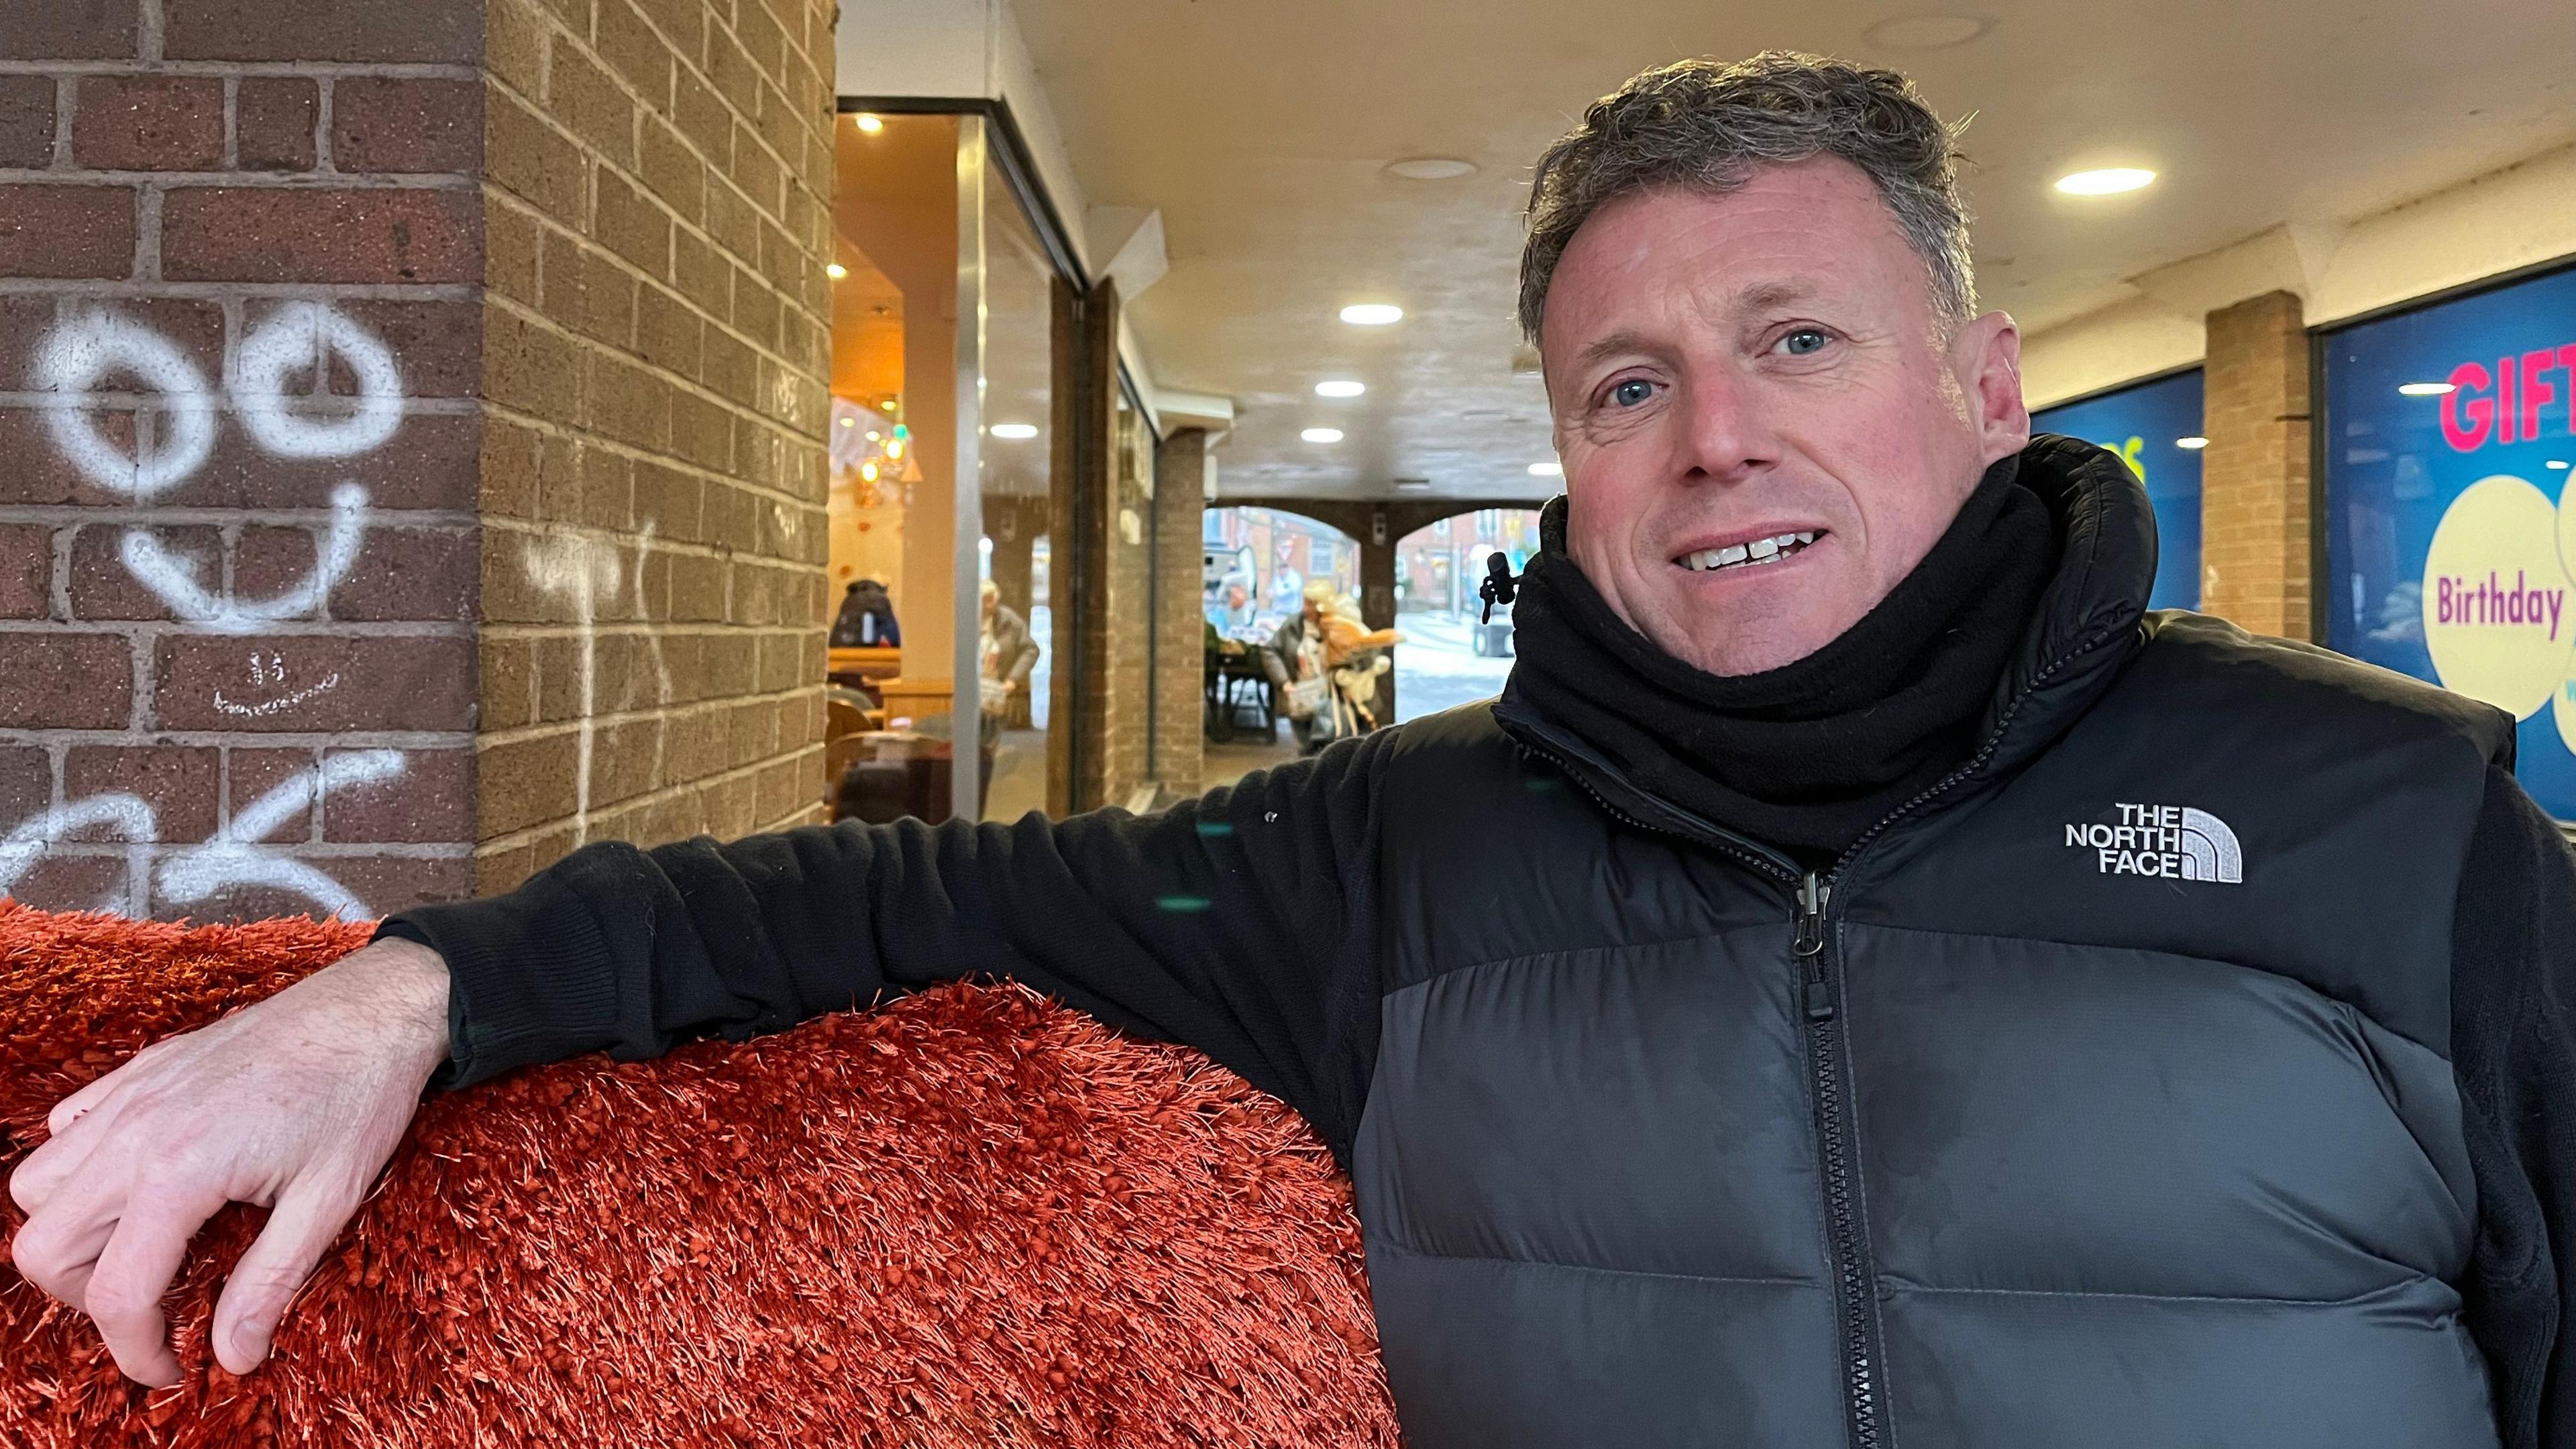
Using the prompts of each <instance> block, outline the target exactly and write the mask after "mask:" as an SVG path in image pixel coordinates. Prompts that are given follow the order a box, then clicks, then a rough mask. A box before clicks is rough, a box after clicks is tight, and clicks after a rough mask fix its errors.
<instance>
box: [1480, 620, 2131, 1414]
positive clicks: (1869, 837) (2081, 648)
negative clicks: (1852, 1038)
mask: <svg viewBox="0 0 2576 1449" xmlns="http://www.w3.org/2000/svg"><path fill="white" fill-rule="evenodd" d="M2113 632H2114V631H2111V630H2103V631H2102V632H2100V633H2097V634H2095V635H2094V636H2093V637H2092V638H2090V639H2087V640H2085V641H2084V642H2082V643H2080V644H2078V645H2076V646H2075V647H2074V648H2072V649H2069V650H2068V651H2066V652H2065V653H2064V654H2061V655H2059V656H2057V658H2055V659H2053V660H2051V661H2049V663H2048V664H2047V665H2046V666H2044V667H2043V668H2041V669H2040V670H2039V672H2038V673H2036V674H2034V675H2032V676H2031V678H2030V681H2029V682H2028V683H2027V684H2024V685H2023V686H2022V687H2021V689H2020V690H2018V691H2017V692H2015V693H2014V695H2013V697H2012V699H2011V700H2009V701H2008V702H2006V704H2005V705H2004V708H2003V712H2002V713H2001V714H2000V715H1998V716H1997V717H1996V719H1995V727H1994V728H1993V729H1992V730H1990V731H1988V732H1987V734H1986V738H1985V742H1984V743H1983V744H1981V745H1980V746H1979V747H1978V749H1977V752H1976V754H1974V755H1973V756H1970V757H1969V759H1968V761H1967V762H1966V763H1965V764H1962V765H1960V766H1959V767H1958V768H1957V769H1955V770H1952V771H1951V772H1950V773H1948V774H1946V775H1944V776H1942V777H1941V778H1940V779H1938V780H1935V781H1933V782H1932V783H1931V784H1930V785H1927V786H1925V787H1924V789H1923V791H1922V792H1921V793H1920V794H1918V795H1916V796H1915V797H1914V798H1913V799H1911V800H1908V801H1906V802H1905V803H1904V804H1902V805H1899V806H1898V807H1896V808H1895V809H1894V810H1891V811H1889V812H1888V813H1887V814H1885V815H1883V816H1881V817H1879V819H1878V822H1877V823H1876V824H1874V825H1872V826H1870V827H1869V829H1867V830H1865V831H1863V832H1861V836H1860V838H1859V839H1858V840H1855V841H1853V842H1852V843H1851V845H1850V846H1849V847H1848V848H1846V849H1845V850H1844V851H1843V853H1842V855H1841V856H1840V858H1838V859H1836V860H1835V861H1834V864H1833V867H1832V869H1830V870H1828V871H1826V872H1824V873H1823V874H1821V875H1820V874H1818V873H1817V872H1815V871H1807V872H1805V873H1803V875H1802V874H1801V873H1799V872H1798V871H1795V870H1793V869H1791V868H1789V867H1788V866H1787V864H1786V863H1785V862H1784V861H1782V860H1780V859H1778V858H1775V857H1773V856H1771V855H1770V853H1769V852H1766V851H1763V850H1761V849H1760V848H1759V847H1756V846H1753V845H1752V844H1751V843H1750V842H1746V843H1745V844H1743V845H1738V844H1736V843H1735V841H1734V838H1733V837H1732V836H1731V834H1730V833H1729V832H1727V831H1725V830H1722V829H1720V828H1718V827H1717V826H1715V825H1712V824H1708V823H1706V822H1701V821H1698V820H1695V819H1694V820H1693V821H1692V824H1693V825H1694V826H1696V827H1698V828H1700V829H1701V830H1704V831H1705V832H1706V834H1705V835H1704V836H1699V835H1694V834H1693V833H1692V832H1691V831H1689V830H1683V829H1680V828H1677V827H1675V826H1671V825H1656V824H1650V823H1648V822H1646V821H1643V820H1640V819H1638V818H1637V817H1636V816H1635V815H1634V814H1633V813H1631V812H1629V811H1626V810H1623V809H1621V808H1620V807H1618V806H1617V805H1614V804H1612V803H1611V802H1610V801H1609V800H1608V799H1607V798H1605V797H1604V796H1603V795H1602V793H1601V792H1600V791H1599V790H1597V789H1595V788H1593V786H1592V783H1591V782H1590V781H1589V780H1586V779H1585V778H1584V777H1583V772H1582V771H1580V770H1578V769H1576V768H1574V765H1573V762H1572V761H1570V760H1568V759H1567V758H1566V757H1565V756H1564V755H1563V754H1561V753H1560V752H1558V751H1557V750H1554V749H1550V748H1546V747H1543V746H1540V745H1536V744H1532V743H1530V742H1528V741H1526V740H1524V741H1523V744H1524V745H1525V747H1527V748H1529V749H1530V750H1531V751H1532V752H1533V753H1535V754H1537V755H1539V756H1540V757H1541V758H1543V759H1546V760H1548V761H1550V762H1551V763H1553V764H1554V765H1555V766H1556V767H1557V769H1558V770H1559V771H1560V772H1562V773H1563V774H1564V775H1565V776H1566V777H1567V778H1569V779H1571V780H1573V781H1574V782H1575V783H1576V784H1577V785H1579V786H1581V787H1582V789H1583V793H1585V794H1586V795H1589V796H1591V797H1592V802H1593V803H1594V804H1595V805H1598V806H1600V807H1601V809H1602V810H1603V811H1605V812H1607V813H1608V814H1609V815H1610V817H1611V818H1612V819H1614V820H1618V821H1622V822H1624V823H1626V824H1628V825H1631V826H1634V827H1636V828H1637V829H1640V830H1648V831H1653V832H1656V833H1658V834H1663V835H1671V836H1675V837H1678V838H1680V839H1683V840H1690V841H1693V842H1694V843H1696V844H1700V845H1703V846H1715V847H1717V848H1718V849H1720V850H1721V851H1723V852H1725V853H1726V854H1728V855H1730V856H1733V857H1735V858H1736V859H1738V860H1741V861H1744V862H1745V863H1747V864H1749V865H1751V866H1753V867H1755V868H1756V869H1758V870H1760V871H1761V872H1762V873H1763V874H1764V875H1767V876H1770V877H1772V878H1773V879H1775V880H1779V881H1781V882H1783V883H1785V884H1791V885H1794V886H1795V887H1796V902H1795V908H1796V914H1795V915H1794V916H1793V918H1792V920H1793V926H1794V929H1793V931H1792V934H1791V937H1790V947H1789V950H1790V957H1791V959H1792V960H1793V961H1794V962H1795V963H1796V965H1797V967H1798V981H1799V1003H1800V1009H1801V1011H1802V1012H1803V1014H1804V1015H1805V1018H1806V1022H1807V1033H1806V1035H1807V1066H1808V1084H1809V1086H1810V1088H1811V1089H1812V1090H1811V1092H1810V1096H1811V1098H1812V1100H1813V1103H1814V1109H1815V1117H1816V1121H1815V1127H1816V1153H1817V1157H1818V1160H1819V1162H1820V1165H1821V1166H1822V1167H1823V1169H1824V1189H1825V1217H1826V1228H1827V1236H1828V1238H1829V1239H1830V1242H1831V1249H1832V1254H1833V1269H1834V1295H1835V1299H1836V1304H1837V1307H1838V1308H1839V1310H1840V1314H1841V1322H1840V1324H1839V1328H1840V1337H1841V1339H1842V1360H1843V1361H1842V1382H1843V1411H1844V1415H1845V1419H1846V1426H1847V1428H1848V1429H1849V1431H1850V1435H1851V1444H1852V1449H1879V1446H1880V1445H1882V1444H1883V1443H1885V1440H1886V1436H1885V1432H1884V1430H1883V1428H1882V1426H1881V1424H1880V1421H1879V1413H1878V1289H1877V1280H1878V1271H1877V1268H1876V1267H1875V1266H1874V1265H1873V1264H1872V1263H1871V1261H1870V1253H1869V1245H1868V1243H1867V1242H1866V1241H1865V1231H1866V1229H1865V1225H1864V1224H1863V1223H1862V1221H1861V1213H1860V1199H1859V1195H1858V1193H1857V1192H1856V1191H1855V1189H1854V1187H1853V1181H1852V1179H1853V1171H1852V1160H1851V1158H1852V1151H1851V1136H1850V1126H1849V1120H1848V1119H1849V1103H1848V1102H1847V1101H1846V1099H1845V1093H1844V1090H1843V1083H1844V1079H1845V1077H1846V1076H1847V1075H1848V1073H1847V1071H1846V1070H1845V1064H1844V1062H1843V1050H1844V1045H1845V1043H1844V1039H1843V1037H1842V1034H1841V1033H1840V1031H1838V1030H1837V1026H1838V1023H1839V1020H1840V1017H1841V1002H1840V1001H1839V1000H1838V999H1837V997H1836V994H1835V984H1834V975H1833V962H1832V960H1831V957H1830V953H1829V952H1828V950H1827V943H1828V941H1829V939H1830V938H1831V936H1832V927H1833V922H1832V920H1831V919H1830V915H1829V913H1830V912H1831V910H1832V906H1833V892H1834V883H1835V882H1836V881H1839V880H1841V879H1842V877H1843V875H1844V873H1845V872H1847V871H1849V870H1850V869H1851V865H1852V862H1853V861H1854V860H1855V859H1857V858H1858V857H1859V855H1860V853H1861V852H1862V851H1863V850H1865V849H1867V848H1868V847H1869V845H1870V844H1871V843H1872V842H1874V841H1876V840H1877V839H1878V838H1879V837H1880V836H1881V835H1883V834H1885V833H1886V832H1887V829H1888V827H1890V826H1892V825H1894V824H1895V823H1896V822H1898V821H1900V820H1902V819H1904V818H1905V817H1906V816H1908V815H1911V814H1913V813H1914V812H1915V811H1916V810H1919V809H1921V808H1922V807H1923V806H1924V805H1926V804H1928V803H1930V802H1931V801H1932V800H1934V799H1936V798H1938V797H1939V796H1940V795H1941V794H1942V793H1943V792H1945V791H1947V790H1949V789H1950V788H1951V787H1952V786H1954V785H1956V784H1958V783H1959V782H1960V781H1961V780H1964V779H1967V778H1969V777H1970V776H1972V775H1974V774H1976V772H1977V771H1979V770H1981V769H1983V768H1985V765H1986V762H1987V761H1989V760H1991V759H1993V758H1994V755H1995V751H1996V750H1998V749H2000V748H2002V747H2003V740H2004V735H2005V734H2006V733H2007V732H2008V731H2009V730H2010V728H2011V726H2012V722H2013V718H2014V716H2016V715H2018V714H2019V713H2020V712H2021V707H2022V705H2023V704H2024V703H2026V702H2028V700H2029V699H2030V697H2031V696H2032V695H2034V694H2036V693H2038V692H2039V687H2040V686H2041V685H2043V684H2046V683H2047V682H2048V681H2049V680H2050V679H2051V678H2052V677H2054V676H2055V675H2056V674H2057V672H2058V671H2059V670H2061V669H2064V668H2065V667H2066V666H2067V665H2069V664H2072V663H2074V662H2075V661H2076V660H2077V659H2080V658H2082V657H2083V656H2084V655H2086V654H2089V653H2091V652H2093V650H2094V649H2096V648H2097V647H2099V646H2100V645H2102V644H2104V643H2106V642H2108V641H2109V639H2110V638H2111V637H2112V635H2113ZM1612 773H1616V772H1615V771H1613V772H1612Z"/></svg>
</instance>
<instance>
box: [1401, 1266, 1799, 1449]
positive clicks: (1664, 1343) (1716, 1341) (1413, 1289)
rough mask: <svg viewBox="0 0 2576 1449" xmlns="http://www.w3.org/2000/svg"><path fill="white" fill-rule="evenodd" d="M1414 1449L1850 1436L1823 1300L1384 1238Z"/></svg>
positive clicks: (1789, 1285) (1746, 1284)
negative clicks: (1436, 1252)
mask: <svg viewBox="0 0 2576 1449" xmlns="http://www.w3.org/2000/svg"><path fill="white" fill-rule="evenodd" d="M1368 1265H1369V1289H1370V1292H1371V1293H1372V1294H1373V1295H1375V1297H1376V1300H1377V1319H1378V1333H1379V1338H1380V1342H1381V1344H1382V1345H1383V1351H1384V1354H1385V1358H1386V1376H1387V1383H1388V1385H1389V1387H1391V1388H1392V1389H1393V1390H1394V1392H1395V1400H1396V1404H1397V1406H1398V1407H1399V1409H1400V1410H1401V1412H1402V1415H1403V1420H1404V1442H1405V1444H1406V1445H1407V1446H1408V1449H1447V1446H1453V1445H1454V1446H1460V1449H1566V1446H1590V1445H1603V1446H1613V1445H1615V1446H1618V1449H1664V1446H1670V1449H1685V1446H1687V1449H1703V1446H1734V1445H1777V1446H1781V1449H1791V1446H1794V1449H1820V1446H1824V1445H1828V1444H1832V1443H1834V1442H1835V1441H1836V1440H1837V1439H1838V1438H1839V1437H1840V1435H1841V1433H1842V1422H1843V1409H1842V1392H1841V1389H1840V1387H1839V1385H1838V1383H1837V1381H1836V1377H1835V1370H1834V1302H1833V1294H1832V1292H1831V1290H1829V1289H1827V1288H1825V1287H1824V1286H1823V1285H1821V1284H1809V1283H1797V1282H1765V1281H1762V1280H1759V1279H1723V1278H1688V1277H1674V1276H1658V1275H1654V1274H1644V1273H1619V1272H1605V1271H1602V1270H1600V1269H1594V1268H1569V1267H1562V1266H1558V1265H1556V1264H1551V1263H1531V1262H1521V1261H1514V1260H1509V1259H1495V1258H1471V1257H1453V1256H1446V1255H1442V1256H1429V1255H1424V1254H1418V1253H1413V1252H1410V1251H1408V1250H1406V1249H1404V1248H1401V1247H1398V1246H1396V1245H1394V1244H1391V1243H1388V1242H1386V1241H1384V1240H1383V1239H1377V1238H1372V1239H1371V1240H1370V1241H1369V1244H1368Z"/></svg>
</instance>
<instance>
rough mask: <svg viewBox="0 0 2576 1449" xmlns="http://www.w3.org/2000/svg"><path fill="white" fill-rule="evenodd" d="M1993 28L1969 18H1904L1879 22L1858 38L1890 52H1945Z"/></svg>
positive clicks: (1987, 23) (1985, 22) (1988, 24)
mask: <svg viewBox="0 0 2576 1449" xmlns="http://www.w3.org/2000/svg"><path fill="white" fill-rule="evenodd" d="M1993 28H1994V22H1993V21H1991V20H1979V19H1977V18H1976V17H1975V16H1972V15H1905V16H1900V17H1898V18H1897V19H1894V20H1882V21H1880V22H1878V23H1877V24H1876V25H1873V26H1871V27H1870V28H1869V29H1867V30H1865V31H1863V32H1862V34H1864V35H1867V36H1868V37H1869V38H1870V39H1871V40H1874V41H1876V42H1878V43H1879V44H1880V45H1884V46H1886V47H1887V48H1888V49H1890V50H1947V49H1948V48H1950V47H1951V46H1954V45H1965V44H1967V43H1968V42H1969V41H1971V40H1974V39H1976V38H1977V37H1978V36H1980V35H1983V34H1985V33H1986V32H1987V31H1988V30H1991V29H1993Z"/></svg>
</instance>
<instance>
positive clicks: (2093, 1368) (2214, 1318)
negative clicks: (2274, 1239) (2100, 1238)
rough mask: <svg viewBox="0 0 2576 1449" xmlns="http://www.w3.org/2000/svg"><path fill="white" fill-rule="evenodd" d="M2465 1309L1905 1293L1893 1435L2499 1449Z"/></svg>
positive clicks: (2416, 1289) (2436, 1290)
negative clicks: (2462, 1317) (2462, 1319)
mask: <svg viewBox="0 0 2576 1449" xmlns="http://www.w3.org/2000/svg"><path fill="white" fill-rule="evenodd" d="M2457 1309H2458V1300H2457V1299H2456V1297H2455V1296H2453V1295H2452V1293H2451V1291H2450V1290H2449V1289H2448V1288H2446V1287H2444V1286H2443V1285H2441V1284H2439V1283H2433V1282H2428V1281H2425V1280H2421V1279H2418V1280H2416V1281H2414V1282H2411V1283H2407V1284H2403V1285H2400V1286H2398V1287H2395V1288H2390V1289H2386V1290H2383V1291H2382V1292H2380V1293H2377V1294H2374V1295H2372V1296H2370V1297H2368V1298H2363V1299H2356V1300H2353V1301H2351V1302H2347V1303H2338V1304H2304V1303H2292V1302H2279V1301H2266V1300H2259V1299H2211V1298H2120V1297H2111V1296H2104V1295H2091V1294H2049V1293H1979V1292H1955V1291H1954V1292H1929V1291H1925V1290H1921V1289H1913V1288H1898V1289H1895V1290H1893V1291H1892V1292H1890V1293H1889V1294H1888V1295H1887V1299H1886V1302H1885V1303H1884V1304H1883V1305H1882V1312H1881V1317H1882V1319H1883V1321H1884V1323H1885V1326H1886V1327H1885V1334H1886V1344H1887V1349H1886V1353H1887V1384H1888V1389H1887V1393H1888V1401H1889V1408H1890V1409H1891V1411H1892V1413H1891V1420H1892V1422H1893V1424H1894V1425H1895V1432H1894V1435H1893V1443H1894V1445H1895V1446H1896V1449H2494V1446H2495V1444H2496V1442H2497V1440H2496V1430H2495V1416H2494V1413H2493V1411H2492V1410H2491V1409H2490V1407H2489V1405H2488V1401H2487V1382H2486V1364H2485V1361H2484V1360H2483V1359H2481V1358H2480V1357H2479V1356H2478V1351H2477V1346H2476V1345H2475V1344H2473V1343H2471V1342H2470V1341H2469V1338H2468V1335H2467V1334H2465V1333H2462V1332H2461V1331H2460V1328H2459V1320H2458V1316H2457ZM1408 1442H1410V1441H1408ZM1454 1442H1462V1443H1463V1442H1464V1441H1454ZM1556 1442H1558V1443H1562V1444H1577V1443H1588V1442H1593V1441H1589V1440H1584V1439H1581V1438H1572V1439H1562V1440H1558V1441H1556ZM1739 1442H1742V1443H1746V1444H1754V1443H1761V1444H1766V1445H1777V1446H1780V1449H1789V1446H1791V1445H1793V1444H1794V1445H1798V1446H1800V1449H1807V1446H1822V1445H1825V1444H1830V1443H1832V1442H1834V1441H1833V1440H1832V1439H1831V1438H1824V1439H1814V1440H1790V1439H1772V1440H1744V1441H1739Z"/></svg>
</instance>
